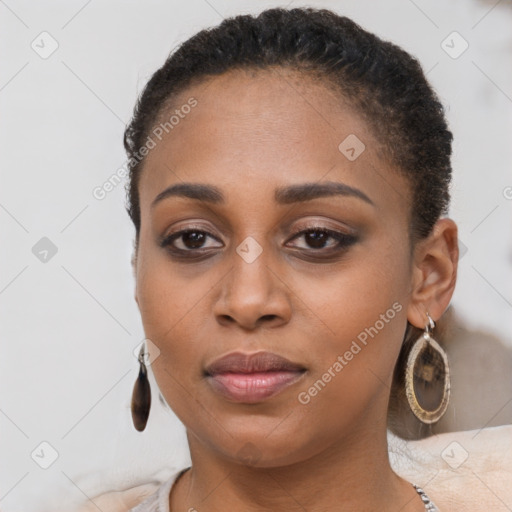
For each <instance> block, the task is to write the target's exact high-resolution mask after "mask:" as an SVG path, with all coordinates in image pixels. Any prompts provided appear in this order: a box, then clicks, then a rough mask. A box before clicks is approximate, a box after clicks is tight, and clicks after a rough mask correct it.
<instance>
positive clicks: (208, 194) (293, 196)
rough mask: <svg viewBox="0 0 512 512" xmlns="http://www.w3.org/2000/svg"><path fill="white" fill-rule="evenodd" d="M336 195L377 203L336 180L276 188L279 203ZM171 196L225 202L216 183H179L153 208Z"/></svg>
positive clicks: (152, 205) (163, 194) (161, 197)
mask: <svg viewBox="0 0 512 512" xmlns="http://www.w3.org/2000/svg"><path fill="white" fill-rule="evenodd" d="M336 195H340V196H346V197H355V198H358V199H361V200H363V201H365V202H366V203H368V204H371V205H375V203H374V202H373V201H372V200H371V199H370V198H369V197H368V196H367V195H366V194H365V193H364V192H362V191H361V190H359V189H357V188H354V187H351V186H349V185H345V184H344V183H338V182H336V181H328V182H322V183H315V182H312V183H300V184H298V185H288V186H286V187H280V188H277V189H276V190H275V194H274V198H275V201H276V202H277V203H278V204H291V203H298V202H303V201H311V200H312V199H317V198H319V197H331V196H336ZM169 197H188V198H190V199H197V200H199V201H205V202H207V203H212V204H223V203H224V202H225V197H224V194H223V193H222V191H221V190H220V189H219V188H218V187H216V186H214V185H204V184H201V183H178V184H176V185H171V186H170V187H167V188H166V189H165V190H163V191H162V192H160V193H159V194H158V195H157V196H156V198H155V199H154V200H153V202H152V203H151V208H154V207H155V206H156V204H157V203H159V202H160V201H163V200H164V199H167V198H169Z"/></svg>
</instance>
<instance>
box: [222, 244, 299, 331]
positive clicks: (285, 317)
mask: <svg viewBox="0 0 512 512" xmlns="http://www.w3.org/2000/svg"><path fill="white" fill-rule="evenodd" d="M270 252H271V251H270V250H263V252H262V253H261V254H260V255H259V256H258V257H257V258H256V259H255V260H254V261H251V262H249V261H246V260H244V258H242V257H241V256H240V255H239V254H238V253H237V252H235V251H233V256H232V268H231V271H230V272H228V274H227V275H226V276H225V278H224V279H223V280H222V288H221V293H220V295H219V297H218V300H217V301H216V303H215V305H214V314H215V317H216V319H217V321H218V322H219V323H220V324H221V325H224V326H229V325H238V326H239V327H241V328H242V329H244V330H254V329H256V328H258V327H269V328H270V327H278V326H280V325H284V324H286V323H287V322H289V321H290V316H291V311H292V307H291V303H290V290H289V288H288V287H287V285H286V283H285V280H284V276H282V275H280V271H279V265H277V264H273V263H272V261H270V257H267V255H269V254H270Z"/></svg>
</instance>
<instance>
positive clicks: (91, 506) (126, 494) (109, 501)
mask: <svg viewBox="0 0 512 512" xmlns="http://www.w3.org/2000/svg"><path fill="white" fill-rule="evenodd" d="M159 488H160V485H158V484H145V485H139V486H137V487H132V488H130V489H126V490H124V491H115V492H108V493H106V494H101V495H100V496H96V497H95V498H92V499H90V500H88V501H87V503H85V504H84V505H82V506H81V507H80V508H79V509H77V510H75V512H98V510H105V511H107V510H108V512H128V511H130V510H132V508H133V507H136V506H137V505H139V504H141V502H145V501H148V502H151V501H153V500H154V501H156V498H155V496H158V490H159ZM142 510H144V511H145V510H146V509H140V511H142ZM149 510H152V509H148V512H149ZM140 511H139V510H137V512H140Z"/></svg>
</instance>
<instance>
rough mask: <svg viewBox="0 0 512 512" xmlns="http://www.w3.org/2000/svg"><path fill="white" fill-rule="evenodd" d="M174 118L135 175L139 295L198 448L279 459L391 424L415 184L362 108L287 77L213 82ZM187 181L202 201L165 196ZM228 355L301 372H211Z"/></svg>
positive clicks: (171, 395)
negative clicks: (276, 360)
mask: <svg viewBox="0 0 512 512" xmlns="http://www.w3.org/2000/svg"><path fill="white" fill-rule="evenodd" d="M195 102H197V103H195ZM185 105H189V106H190V105H193V106H192V107H190V108H188V107H184V106H185ZM175 110H178V112H176V111H175ZM172 115H174V116H175V118H174V119H173V120H172V121H171V123H169V124H168V125H167V126H166V129H164V130H162V129H160V130H159V131H158V130H157V131H156V132H153V134H150V135H151V137H152V139H153V140H154V142H155V143H156V145H155V147H153V148H152V149H151V150H150V152H149V154H148V155H147V157H146V163H145V167H144V171H143V174H142V176H141V180H140V183H139V190H140V206H141V219H142V220H141V230H140V240H139V247H138V254H137V261H136V300H137V302H138V305H139V308H140V312H141V315H142V321H143V325H144V330H145V334H146V337H147V338H149V339H150V340H151V341H152V342H153V343H154V344H155V345H156V346H157V347H158V349H159V351H160V354H159V356H158V357H157V358H156V359H155V360H154V362H153V364H152V368H153V371H154V374H155V377H156V379H157V382H158V385H159V388H160V390H161V392H162V394H163V396H164V397H165V399H166V401H167V402H168V404H169V405H170V406H171V407H172V409H173V410H174V411H175V413H176V414H177V416H178V417H179V418H180V419H181V420H182V422H183V423H184V424H185V426H186V428H187V431H188V434H189V441H190V442H191V443H199V444H200V445H201V446H202V447H203V449H206V450H208V451H210V452H211V453H214V454H216V456H221V457H225V458H228V459H231V460H233V459H235V460H241V461H245V462H248V461H249V462H250V463H252V464H255V465H258V466H262V467H263V466H266V467H271V466H278V465H284V464H290V463H293V462H297V461H300V460H305V459H306V458H308V457H311V456H313V455H315V454H319V453H321V452H322V451H325V450H327V449H328V448H329V447H332V448H333V449H334V447H335V446H337V445H338V444H339V442H340V441H341V440H343V442H345V443H346V442H347V441H349V440H355V439H357V436H359V435H361V434H363V433H365V435H372V432H375V433H376V432H379V433H382V432H384V431H385V424H386V411H387V402H388V397H389V389H390V384H391V379H392V372H393V368H394V364H395V361H396V359H397V357H398V353H399V350H400V346H401V343H402V339H403V336H404V331H405V328H406V321H407V309H408V306H409V302H410V291H411V286H412V270H411V267H412V264H411V256H410V254H411V253H410V245H409V239H408V226H409V218H410V213H409V210H410V204H409V199H408V198H409V195H410V191H409V187H408V184H407V182H406V181H405V179H404V178H403V177H402V176H401V175H399V173H398V172H396V170H394V169H393V168H392V167H391V166H390V165H389V164H388V163H387V162H386V161H384V160H383V159H382V158H381V157H380V156H379V154H380V153H379V152H378V150H377V141H376V139H374V137H373V135H372V133H371V132H370V131H369V128H368V126H367V125H366V124H365V122H363V120H362V118H361V117H360V116H359V115H358V114H357V113H355V112H354V111H353V110H351V109H349V108H348V107H347V106H346V105H344V104H343V102H342V101H341V100H340V98H339V97H338V96H336V95H335V94H334V93H333V92H331V91H329V90H328V89H327V88H325V87H324V86H323V85H320V84H315V83H314V82H312V81H310V80H309V79H306V78H304V77H301V76H299V75H297V74H294V73H291V72H286V71H285V70H283V69H278V70H276V71H264V72H261V71H260V72H258V73H256V74H249V73H246V72H240V71H238V72H229V73H226V74H224V75H221V76H217V77H214V78H212V79H209V80H208V81H206V82H204V83H203V84H201V85H198V86H194V87H190V88H189V89H187V90H186V91H185V92H184V93H182V94H181V95H180V97H179V98H178V99H177V100H176V101H175V103H174V105H173V111H171V112H169V113H168V115H167V114H166V115H165V116H164V117H165V119H164V121H168V120H169V118H170V117H171V116H172ZM177 119H179V120H178V121H177ZM166 131H167V132H168V133H166ZM155 133H156V134H158V137H157V136H155ZM162 133H163V135H164V136H162ZM159 138H161V139H162V140H159ZM150 145H152V144H150ZM184 183H187V184H190V186H191V187H196V186H202V188H201V189H197V190H198V191H199V192H205V191H206V193H205V194H204V197H202V198H200V199H198V198H197V197H198V194H197V192H195V193H191V192H186V193H184V194H179V193H178V192H179V191H178V192H176V191H175V192H176V193H170V192H169V193H168V194H167V195H166V197H163V198H162V197H161V196H160V199H159V200H157V201H156V202H155V199H156V198H157V197H158V196H159V194H161V193H162V192H163V191H165V190H168V189H169V187H173V186H175V185H183V184H184ZM210 189H212V190H210ZM194 190H195V189H194ZM192 196H195V197H192ZM184 230H187V231H189V233H188V234H187V233H185V234H181V236H180V235H178V233H180V232H182V231H184ZM308 230H309V231H308ZM326 230H328V232H327V231H326ZM170 235H176V236H174V237H171V238H169V236H170ZM165 239H167V245H166V246H161V245H160V244H159V241H161V240H165ZM233 352H238V353H242V354H246V355H250V354H255V353H259V352H271V353H273V354H277V355H278V356H281V357H283V358H286V359H287V360H289V361H291V362H292V363H294V365H295V366H291V367H289V368H282V367H281V366H280V365H277V366H276V367H274V368H273V370H274V371H273V372H272V371H264V370H268V368H267V367H261V368H255V367H252V368H251V367H250V366H249V368H245V369H243V368H242V369H241V368H236V367H223V368H221V367H218V368H217V370H218V372H219V373H215V372H211V374H207V368H208V367H209V366H210V365H211V364H212V363H213V362H214V361H215V360H217V359H218V358H220V357H222V356H225V355H227V354H230V353H233ZM267 362H268V361H267ZM256 369H259V370H262V371H259V372H257V373H255V370H256ZM229 370H231V372H229ZM278 370H279V371H278ZM244 371H248V372H249V373H243V372H244ZM226 372H227V373H226ZM251 372H252V373H251Z"/></svg>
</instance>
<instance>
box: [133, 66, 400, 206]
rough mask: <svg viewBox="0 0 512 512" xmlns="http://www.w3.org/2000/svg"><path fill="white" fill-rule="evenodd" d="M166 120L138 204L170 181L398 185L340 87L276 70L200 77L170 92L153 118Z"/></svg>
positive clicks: (149, 160) (251, 184)
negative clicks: (163, 107) (167, 101)
mask: <svg viewBox="0 0 512 512" xmlns="http://www.w3.org/2000/svg"><path fill="white" fill-rule="evenodd" d="M194 103H195V106H194V107H193V108H189V107H188V106H187V105H191V104H194ZM186 106H187V107H186ZM185 107H186V108H185ZM171 117H174V118H173V119H172V121H173V122H172V123H169V120H171ZM166 121H167V130H164V131H163V135H162V139H161V140H157V138H155V137H153V138H154V139H155V142H156V146H155V147H154V149H152V150H151V152H150V153H149V155H148V156H147V157H146V161H145V164H144V171H143V173H142V177H141V180H140V187H139V190H140V196H141V204H142V203H144V202H147V201H151V200H152V199H153V198H154V196H155V195H156V194H158V192H160V191H161V190H162V189H163V188H165V187H167V186H168V185H169V184H172V183H175V182H179V181H198V182H208V183H215V184H217V185H218V186H221V187H223V186H225V187H230V186H231V187H232V186H233V185H234V184H237V187H238V188H239V189H240V187H243V186H244V187H246V188H248V189H251V188H252V189H253V190H255V189H254V187H258V190H261V189H262V187H263V188H265V187H266V186H268V185H269V184H271V183H275V184H278V183H283V182H286V183H300V182H304V181H319V180H321V179H323V178H324V177H325V179H329V180H333V179H334V180H339V181H344V182H345V183H347V184H348V185H357V186H361V187H366V188H367V189H370V190H371V189H374V190H375V191H378V190H379V187H380V190H381V191H382V186H383V184H384V185H386V186H388V187H389V186H390V187H391V188H392V189H393V188H394V189H395V193H397V192H398V194H399V195H400V190H397V189H398V188H400V187H403V185H404V183H403V180H402V178H401V177H400V176H399V175H398V173H396V172H394V171H393V169H392V168H391V167H390V166H389V165H388V163H387V162H385V161H384V160H382V159H381V158H380V157H379V154H380V152H379V145H378V144H379V143H378V141H377V140H376V139H375V138H374V136H373V134H372V132H371V130H370V129H369V127H368V126H367V124H366V123H365V121H364V120H363V118H362V116H360V115H359V113H358V112H357V111H356V110H355V109H354V108H353V107H352V106H351V105H350V103H349V102H348V101H347V100H346V99H345V98H343V96H342V95H341V94H340V93H338V92H336V91H335V90H334V89H333V88H332V87H330V86H329V85H326V84H325V83H324V82H322V81H321V80H315V79H314V78H313V77H311V76H307V75H304V74H302V73H298V72H295V71H291V70H287V69H284V68H270V69H265V70H257V71H254V70H250V71H245V70H244V71H240V70H236V71H230V72H227V73H225V74H222V75H219V76H214V77H209V78H208V79H206V80H205V81H203V82H201V83H199V84H196V85H193V86H191V87H189V88H187V89H186V90H185V91H183V92H182V93H181V94H180V95H179V96H177V97H176V98H174V100H173V102H172V106H171V107H169V108H167V109H166V111H165V112H162V113H161V116H160V118H159V119H158V122H157V123H156V125H155V126H156V127H157V128H158V126H163V125H164V123H165V122H166ZM153 131H154V130H153ZM160 131H162V130H160ZM150 135H151V133H150ZM354 157H355V158H354ZM383 174H385V175H386V176H385V179H384V180H383ZM395 182H396V183H395ZM402 192H403V191H402ZM394 200H395V201H396V198H395V199H394Z"/></svg>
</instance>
